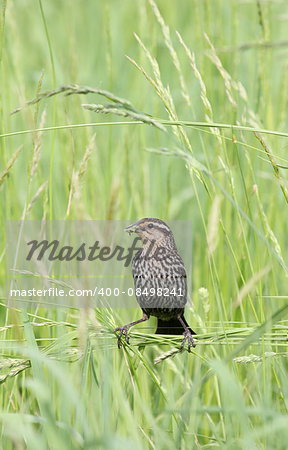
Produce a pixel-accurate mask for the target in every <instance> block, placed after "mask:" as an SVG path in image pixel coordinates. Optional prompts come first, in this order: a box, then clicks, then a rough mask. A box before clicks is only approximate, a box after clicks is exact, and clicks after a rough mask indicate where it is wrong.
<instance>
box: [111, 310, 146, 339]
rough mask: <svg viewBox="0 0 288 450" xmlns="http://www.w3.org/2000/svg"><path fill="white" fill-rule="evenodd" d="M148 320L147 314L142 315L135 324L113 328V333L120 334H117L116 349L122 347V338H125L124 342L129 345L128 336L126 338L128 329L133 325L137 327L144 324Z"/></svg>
mask: <svg viewBox="0 0 288 450" xmlns="http://www.w3.org/2000/svg"><path fill="white" fill-rule="evenodd" d="M148 319H149V316H147V314H145V313H143V316H142V317H141V319H139V320H135V322H131V323H127V325H124V326H123V327H118V328H115V330H114V332H116V331H120V333H119V334H118V348H121V346H122V342H121V338H122V336H125V341H126V342H127V344H129V336H128V330H129V328H131V327H133V326H134V325H137V323H141V322H145V321H146V320H148Z"/></svg>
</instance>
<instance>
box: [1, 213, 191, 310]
mask: <svg viewBox="0 0 288 450" xmlns="http://www.w3.org/2000/svg"><path fill="white" fill-rule="evenodd" d="M130 223H131V220H127V221H104V220H99V221H98V220H95V221H92V220H90V221H70V220H69V221H68V220H67V221H65V220H63V221H61V220H59V221H57V220H56V221H46V222H41V221H10V222H8V223H7V228H6V234H7V248H9V252H7V259H6V264H7V273H8V277H7V296H8V298H9V302H10V303H11V302H13V306H14V305H15V304H16V306H17V307H21V306H22V305H24V306H27V305H42V304H43V305H51V306H54V307H55V306H68V307H71V306H73V307H74V306H75V307H80V306H97V307H101V306H105V307H134V306H136V303H135V293H134V283H133V279H132V274H131V264H132V260H133V257H134V256H135V254H136V253H137V252H139V251H141V249H142V243H141V240H140V238H139V237H138V236H137V235H135V237H134V238H133V239H132V240H131V236H129V235H128V234H127V233H126V232H125V231H124V229H125V227H126V226H127V225H129V224H130ZM169 225H170V226H171V229H172V230H173V234H174V237H175V240H176V242H177V248H178V251H179V253H180V255H181V256H182V259H183V260H184V263H185V266H186V269H187V275H188V280H189V274H190V272H191V255H192V239H191V223H190V222H189V221H174V222H169ZM153 245H154V244H153V242H150V243H149V251H148V252H146V255H145V257H147V258H149V257H151V258H156V259H157V258H158V259H159V260H161V258H162V257H163V256H164V255H163V252H162V251H161V248H157V251H156V252H155V251H154V250H153ZM53 288H54V289H53ZM56 288H58V289H56Z"/></svg>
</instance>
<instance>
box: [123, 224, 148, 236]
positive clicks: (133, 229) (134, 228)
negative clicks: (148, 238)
mask: <svg viewBox="0 0 288 450" xmlns="http://www.w3.org/2000/svg"><path fill="white" fill-rule="evenodd" d="M124 231H127V233H129V234H131V233H142V232H143V231H144V230H143V229H142V228H141V227H139V226H138V222H136V223H132V225H128V227H126V228H124Z"/></svg>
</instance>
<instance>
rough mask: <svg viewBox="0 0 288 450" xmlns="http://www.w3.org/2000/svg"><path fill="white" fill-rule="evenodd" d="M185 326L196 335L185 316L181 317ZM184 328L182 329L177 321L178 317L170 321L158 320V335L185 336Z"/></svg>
mask: <svg viewBox="0 0 288 450" xmlns="http://www.w3.org/2000/svg"><path fill="white" fill-rule="evenodd" d="M181 318H182V320H183V322H184V323H185V325H186V326H187V327H188V329H189V330H190V331H191V333H192V334H196V333H195V331H193V330H192V329H191V328H190V327H189V325H188V323H187V322H186V319H185V317H184V316H182V317H181ZM183 332H184V328H183V327H182V325H181V323H180V322H179V320H178V319H177V317H173V318H172V319H170V320H161V319H157V329H156V332H155V333H156V334H183Z"/></svg>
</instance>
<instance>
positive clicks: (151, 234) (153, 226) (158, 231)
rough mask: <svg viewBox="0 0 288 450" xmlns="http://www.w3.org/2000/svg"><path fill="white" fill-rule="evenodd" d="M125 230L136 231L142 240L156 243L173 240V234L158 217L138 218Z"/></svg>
mask: <svg viewBox="0 0 288 450" xmlns="http://www.w3.org/2000/svg"><path fill="white" fill-rule="evenodd" d="M125 231H127V232H128V233H129V234H130V233H136V234H138V236H139V237H140V238H141V240H142V242H145V241H146V242H151V241H153V242H155V243H156V245H159V244H160V243H164V242H167V241H173V242H174V239H173V235H172V232H171V230H170V228H169V227H168V225H166V223H165V222H163V220H160V219H154V218H149V219H148V218H145V219H140V220H138V221H137V222H136V223H133V224H132V225H129V226H128V227H126V228H125Z"/></svg>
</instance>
